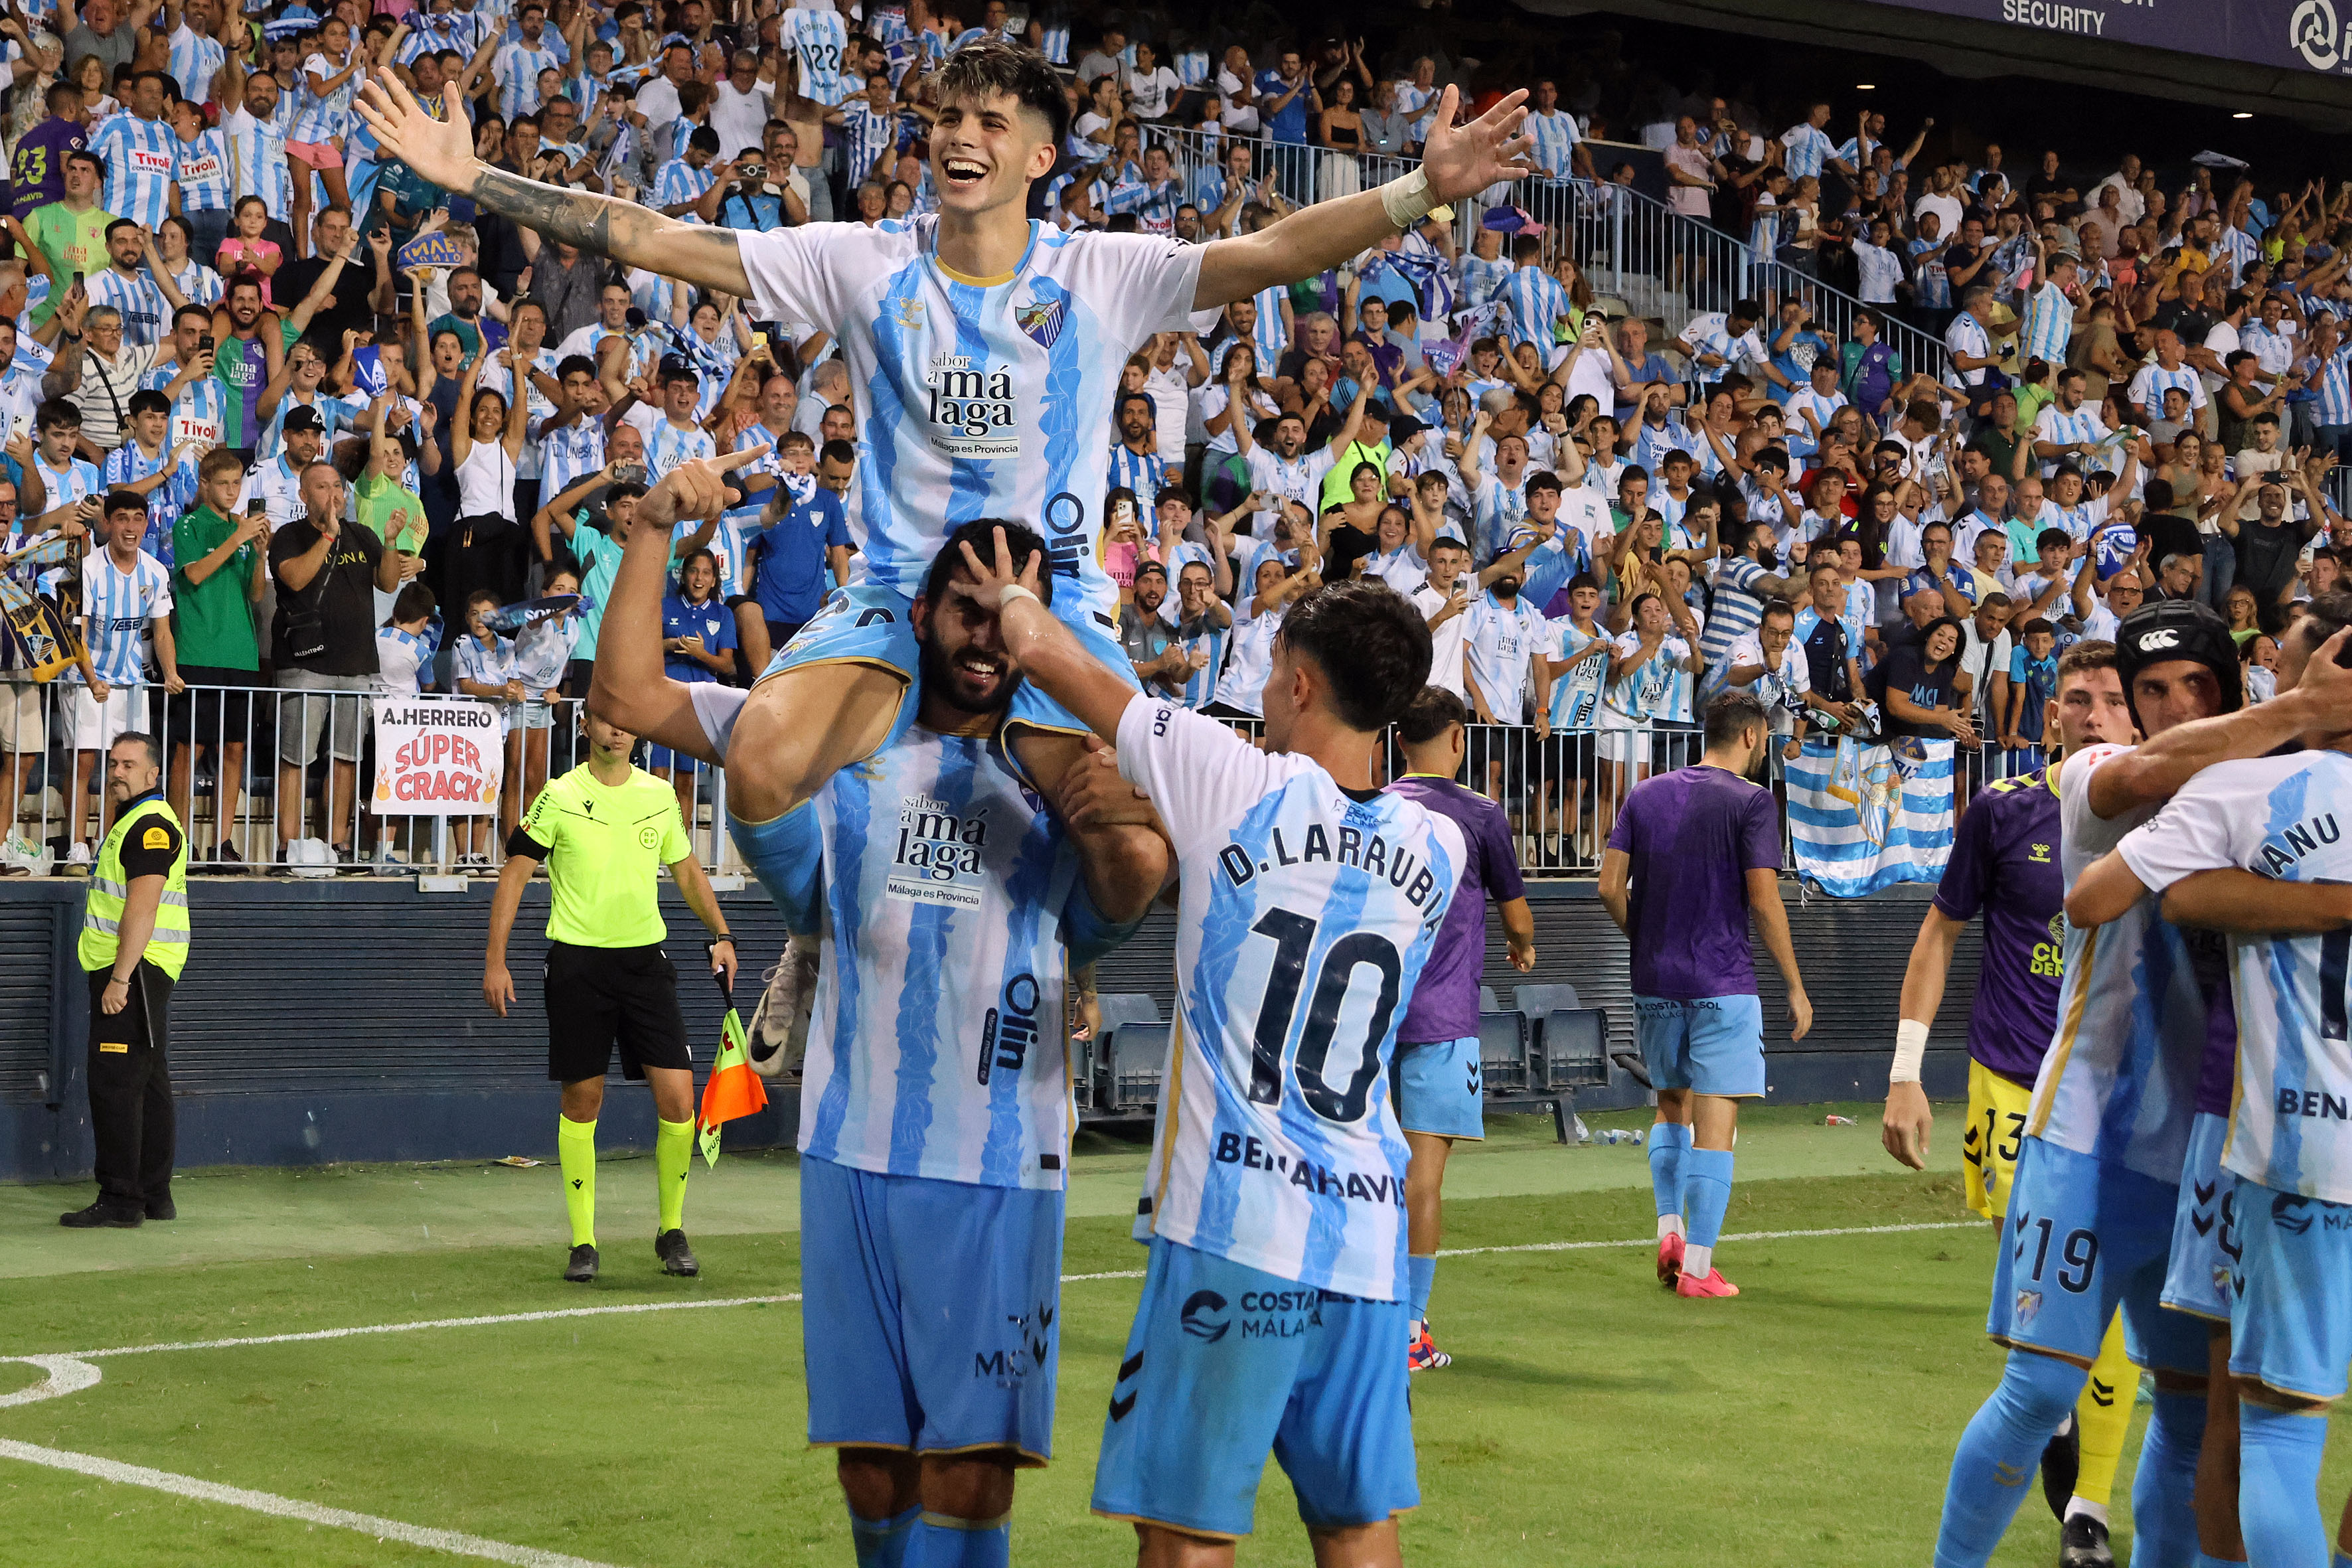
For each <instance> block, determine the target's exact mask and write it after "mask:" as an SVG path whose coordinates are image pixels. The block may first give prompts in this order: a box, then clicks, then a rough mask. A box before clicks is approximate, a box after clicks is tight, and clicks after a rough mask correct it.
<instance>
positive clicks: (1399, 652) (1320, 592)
mask: <svg viewBox="0 0 2352 1568" xmlns="http://www.w3.org/2000/svg"><path fill="white" fill-rule="evenodd" d="M1275 637H1276V642H1277V643H1280V644H1283V645H1285V646H1286V647H1289V648H1290V650H1291V651H1292V652H1293V653H1294V654H1297V655H1299V656H1302V657H1304V658H1311V659H1313V660H1314V661H1315V666H1316V668H1318V669H1320V670H1321V671H1322V672H1323V675H1324V679H1326V680H1327V681H1328V682H1329V684H1330V689H1331V706H1332V708H1333V710H1336V711H1337V712H1338V714H1339V719H1340V721H1342V722H1343V723H1345V724H1346V725H1347V726H1348V727H1349V729H1351V730H1361V731H1372V730H1378V729H1380V728H1381V726H1383V725H1385V724H1389V723H1392V722H1394V721H1395V720H1396V719H1397V718H1398V716H1399V715H1401V714H1402V713H1403V711H1404V710H1405V708H1406V706H1407V704H1409V703H1411V702H1412V699H1413V696H1414V694H1415V693H1416V692H1418V691H1420V690H1421V689H1422V688H1423V687H1425V686H1427V685H1428V684H1429V664H1430V657H1431V656H1430V638H1429V621H1428V619H1427V618H1426V617H1425V616H1423V615H1422V613H1421V612H1420V611H1419V610H1418V609H1416V608H1414V607H1413V606H1412V605H1411V604H1410V603H1408V602H1407V601H1406V600H1405V599H1404V598H1403V597H1402V596H1401V595H1399V594H1398V593H1397V591H1396V590H1395V589H1393V588H1391V587H1390V586H1389V585H1388V584H1386V583H1382V582H1368V581H1365V580H1363V579H1361V578H1355V579H1350V580H1349V581H1347V582H1341V583H1332V584H1326V585H1325V586H1323V587H1320V588H1315V589H1311V590H1309V591H1308V592H1307V594H1306V595H1304V596H1303V597H1301V598H1300V599H1299V600H1298V601H1297V603H1295V604H1293V605H1291V606H1290V609H1289V611H1288V612H1287V613H1286V615H1285V616H1283V621H1282V629H1281V631H1279V632H1277V633H1276V635H1275Z"/></svg>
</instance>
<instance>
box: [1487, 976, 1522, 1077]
mask: <svg viewBox="0 0 2352 1568" xmlns="http://www.w3.org/2000/svg"><path fill="white" fill-rule="evenodd" d="M1479 989H1480V990H1481V991H1482V992H1484V993H1485V997H1486V1000H1488V1001H1492V1000H1493V999H1494V993H1493V992H1492V991H1489V990H1486V987H1484V986H1481V987H1480V988H1479ZM1478 1076H1479V1078H1480V1079H1482V1080H1483V1081H1484V1082H1485V1085H1486V1093H1487V1094H1488V1095H1489V1096H1493V1095H1497V1094H1524V1093H1525V1092H1527V1089H1528V1016H1527V1015H1526V1014H1524V1013H1516V1012H1514V1013H1505V1012H1502V1011H1500V1010H1499V1009H1495V1010H1486V1009H1482V1010H1481V1011H1480V1012H1479V1014H1478Z"/></svg>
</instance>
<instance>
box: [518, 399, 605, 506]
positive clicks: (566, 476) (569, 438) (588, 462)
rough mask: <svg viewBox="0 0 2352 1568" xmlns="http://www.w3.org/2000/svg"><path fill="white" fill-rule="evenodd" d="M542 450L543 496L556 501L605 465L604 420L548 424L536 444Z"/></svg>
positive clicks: (547, 499) (541, 495)
mask: <svg viewBox="0 0 2352 1568" xmlns="http://www.w3.org/2000/svg"><path fill="white" fill-rule="evenodd" d="M533 445H534V446H535V447H537V449H538V452H539V499H540V501H541V504H542V505H544V504H545V503H547V502H549V501H551V500H554V499H555V498H556V497H557V496H560V495H562V493H563V492H564V491H565V490H568V489H571V488H572V486H574V485H576V484H578V483H579V482H580V481H581V480H582V479H585V478H587V477H588V475H590V474H591V473H593V472H594V471H595V470H596V469H598V468H603V467H604V463H605V461H606V459H605V457H604V423H603V421H601V420H597V419H591V418H587V417H584V416H583V417H582V418H579V419H574V420H573V421H572V422H571V423H570V424H569V425H546V426H541V428H540V433H539V439H538V440H537V441H536V442H535V443H533Z"/></svg>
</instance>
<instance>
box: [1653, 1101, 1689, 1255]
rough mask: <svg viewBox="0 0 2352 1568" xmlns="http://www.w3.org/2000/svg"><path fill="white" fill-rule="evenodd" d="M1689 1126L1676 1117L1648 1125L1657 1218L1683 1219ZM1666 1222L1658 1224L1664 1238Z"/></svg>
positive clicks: (1676, 1223) (1678, 1225) (1677, 1224)
mask: <svg viewBox="0 0 2352 1568" xmlns="http://www.w3.org/2000/svg"><path fill="white" fill-rule="evenodd" d="M1690 1146H1691V1130H1690V1129H1689V1128H1687V1127H1685V1126H1684V1125H1683V1124H1682V1123H1681V1122H1679V1121H1661V1122H1658V1123H1656V1124H1654V1126H1652V1127H1651V1129H1650V1191H1651V1193H1652V1194H1653V1195H1654V1196H1655V1197H1656V1198H1657V1200H1658V1218H1659V1219H1661V1220H1672V1221H1673V1222H1674V1227H1673V1228H1675V1229H1676V1230H1679V1229H1681V1228H1682V1223H1683V1160H1684V1157H1685V1155H1687V1154H1688V1153H1689V1152H1690ZM1666 1233H1667V1226H1664V1225H1661V1226H1658V1236H1659V1237H1660V1238H1661V1239H1664V1237H1665V1235H1666Z"/></svg>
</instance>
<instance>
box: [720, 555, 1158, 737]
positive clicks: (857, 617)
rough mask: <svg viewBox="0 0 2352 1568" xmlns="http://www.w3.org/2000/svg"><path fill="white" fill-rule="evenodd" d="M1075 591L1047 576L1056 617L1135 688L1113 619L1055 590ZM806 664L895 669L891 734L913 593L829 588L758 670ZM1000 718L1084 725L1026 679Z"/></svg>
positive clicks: (912, 649)
mask: <svg viewBox="0 0 2352 1568" xmlns="http://www.w3.org/2000/svg"><path fill="white" fill-rule="evenodd" d="M1077 593H1078V590H1077V588H1076V585H1075V584H1055V594H1056V599H1055V606H1054V608H1055V613H1056V614H1059V615H1061V617H1062V624H1063V625H1064V626H1067V627H1069V628H1070V630H1071V631H1072V632H1073V633H1075V634H1076V637H1077V639H1078V641H1079V642H1080V643H1081V644H1083V645H1084V646H1085V647H1087V649H1088V651H1090V652H1091V653H1093V655H1094V656H1095V658H1097V659H1098V660H1100V661H1101V663H1102V665H1103V667H1104V668H1107V669H1111V670H1114V671H1116V672H1117V673H1118V675H1119V676H1120V677H1121V678H1122V679H1125V680H1126V682H1127V684H1128V685H1129V687H1132V688H1134V689H1137V690H1141V689H1142V688H1141V686H1140V685H1139V684H1138V682H1137V681H1136V679H1135V665H1134V663H1133V661H1132V660H1130V659H1129V658H1128V657H1127V653H1126V650H1125V649H1123V648H1121V647H1120V646H1119V642H1118V621H1117V619H1115V618H1112V617H1108V616H1102V615H1098V614H1096V613H1094V612H1092V611H1080V610H1076V608H1075V607H1074V608H1072V609H1071V610H1070V611H1069V612H1067V613H1064V612H1063V606H1062V605H1061V602H1060V599H1061V596H1062V595H1064V594H1066V595H1067V596H1068V597H1069V598H1070V600H1071V601H1072V604H1073V605H1074V606H1075V604H1076V596H1077ZM810 664H864V665H872V666H875V667H877V668H883V669H888V670H893V671H896V672H897V673H898V675H899V676H901V677H902V678H904V679H905V680H906V682H907V692H906V695H905V696H904V697H903V698H901V699H900V700H899V704H898V718H897V721H896V722H895V723H893V725H892V726H891V730H890V734H889V738H888V740H886V741H885V742H883V744H884V745H888V744H889V743H890V742H894V741H896V740H898V737H899V736H900V735H901V734H903V733H905V731H906V727H907V725H908V724H909V723H910V722H912V721H913V719H914V714H915V709H916V705H917V702H916V697H917V694H916V691H915V683H916V681H917V680H918V679H919V678H920V675H921V671H922V645H921V644H920V643H919V642H918V641H917V640H916V637H915V626H914V601H913V600H911V599H909V598H908V597H907V596H906V595H903V594H900V593H898V592H897V591H896V590H894V589H890V588H885V587H882V586H879V585H878V584H871V583H859V584H853V585H852V586H850V587H847V588H836V589H835V590H834V591H833V593H832V594H831V595H828V596H827V597H826V599H825V602H824V608H823V609H821V610H819V611H818V612H817V613H816V615H815V616H814V618H813V619H812V620H810V621H809V623H808V624H807V625H806V626H803V627H801V629H800V632H799V634H798V635H797V636H795V637H793V640H792V641H790V642H788V643H786V644H785V645H784V646H783V647H781V648H779V649H777V650H776V656H775V658H772V659H771V660H770V661H769V663H768V668H767V671H766V674H767V675H773V674H775V673H776V672H777V671H778V670H782V669H796V668H800V667H801V666H803V665H810ZM762 679H765V677H764V676H763V677H762ZM1005 722H1006V724H1007V725H1008V726H1019V727H1023V728H1026V729H1032V730H1047V731H1055V732H1057V733H1062V734H1071V735H1083V734H1085V733H1086V732H1087V727H1086V726H1085V725H1084V724H1081V723H1079V722H1078V721H1077V719H1076V717H1075V716H1074V715H1073V714H1072V713H1071V712H1070V710H1068V709H1066V708H1064V707H1063V706H1062V705H1061V704H1060V703H1058V702H1056V701H1055V700H1053V699H1052V698H1050V697H1048V696H1046V695H1045V693H1044V692H1043V691H1041V690H1039V689H1037V688H1036V687H1035V686H1034V685H1032V684H1030V683H1029V682H1027V681H1024V682H1022V684H1021V685H1020V687H1019V688H1018V689H1015V690H1014V692H1013V705H1012V709H1011V710H1010V711H1009V712H1008V713H1007V714H1006V716H1005Z"/></svg>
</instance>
